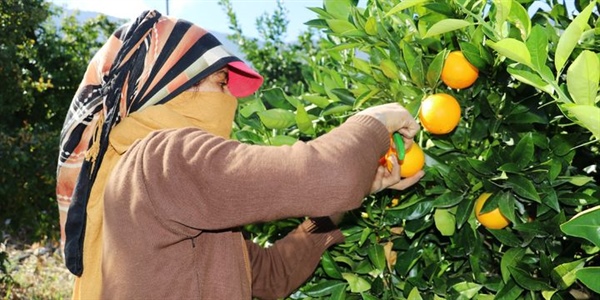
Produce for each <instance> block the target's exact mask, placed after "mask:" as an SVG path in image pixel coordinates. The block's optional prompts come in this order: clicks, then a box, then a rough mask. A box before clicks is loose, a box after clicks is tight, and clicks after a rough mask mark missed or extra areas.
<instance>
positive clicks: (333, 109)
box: [322, 103, 352, 116]
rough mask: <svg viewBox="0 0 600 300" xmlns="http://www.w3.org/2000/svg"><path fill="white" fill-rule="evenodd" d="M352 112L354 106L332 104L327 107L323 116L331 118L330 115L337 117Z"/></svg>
mask: <svg viewBox="0 0 600 300" xmlns="http://www.w3.org/2000/svg"><path fill="white" fill-rule="evenodd" d="M350 110H352V106H351V105H345V104H335V103H332V104H331V105H330V106H329V107H327V108H326V109H325V110H324V111H323V114H322V115H323V116H329V115H337V114H340V113H344V112H347V111H350Z"/></svg>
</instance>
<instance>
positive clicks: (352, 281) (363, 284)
mask: <svg viewBox="0 0 600 300" xmlns="http://www.w3.org/2000/svg"><path fill="white" fill-rule="evenodd" d="M342 277H344V279H346V281H347V282H348V284H349V285H350V291H351V292H353V293H362V292H364V291H368V290H370V289H371V283H369V282H368V281H367V280H365V279H364V278H362V277H360V276H358V275H356V274H353V273H342Z"/></svg>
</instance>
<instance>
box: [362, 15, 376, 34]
mask: <svg viewBox="0 0 600 300" xmlns="http://www.w3.org/2000/svg"><path fill="white" fill-rule="evenodd" d="M365 32H366V33H367V34H368V35H376V34H377V19H375V18H374V17H369V18H368V19H367V23H366V24H365Z"/></svg>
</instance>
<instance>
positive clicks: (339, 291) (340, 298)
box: [329, 284, 348, 300]
mask: <svg viewBox="0 0 600 300" xmlns="http://www.w3.org/2000/svg"><path fill="white" fill-rule="evenodd" d="M347 287H348V284H344V285H343V286H338V287H336V288H334V289H333V290H332V291H331V297H329V300H346V288H347Z"/></svg>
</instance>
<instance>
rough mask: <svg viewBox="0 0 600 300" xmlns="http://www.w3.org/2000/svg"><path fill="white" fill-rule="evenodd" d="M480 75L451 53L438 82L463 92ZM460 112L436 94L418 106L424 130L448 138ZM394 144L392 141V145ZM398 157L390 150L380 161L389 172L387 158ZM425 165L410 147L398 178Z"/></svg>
mask: <svg viewBox="0 0 600 300" xmlns="http://www.w3.org/2000/svg"><path fill="white" fill-rule="evenodd" d="M478 76H479V71H478V70H477V68H476V67H474V66H473V65H472V64H471V63H469V61H468V60H467V59H466V58H465V57H464V55H463V54H462V52H461V51H453V52H450V53H449V54H448V57H447V58H446V60H445V61H444V66H443V68H442V73H441V79H442V81H443V82H444V83H445V84H446V85H447V86H448V87H450V88H454V89H464V88H468V87H470V86H471V85H472V84H473V83H474V82H475V80H477V77H478ZM460 117H461V111H460V105H459V104H458V101H456V99H455V98H454V97H452V96H451V95H449V94H446V93H438V94H433V95H430V96H428V97H427V98H425V99H424V100H423V102H422V103H421V109H420V110H419V120H420V122H421V125H422V126H423V128H424V129H425V130H426V131H428V132H429V133H431V134H447V133H450V132H451V131H453V130H454V128H456V126H457V125H458V123H459V122H460ZM392 142H393V141H392ZM392 155H397V152H396V151H395V150H394V149H393V147H391V144H390V150H388V152H387V153H386V155H385V156H384V157H383V158H382V159H381V160H380V163H381V164H382V165H386V166H387V168H388V171H391V167H392V164H391V160H390V156H392ZM424 165H425V154H424V153H423V150H422V149H421V148H420V147H419V145H417V144H414V143H413V144H412V145H411V147H410V148H408V149H407V150H406V155H405V156H404V159H402V160H401V161H400V176H401V177H410V176H413V175H415V174H416V173H417V172H419V171H420V170H421V169H423V166H424Z"/></svg>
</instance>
